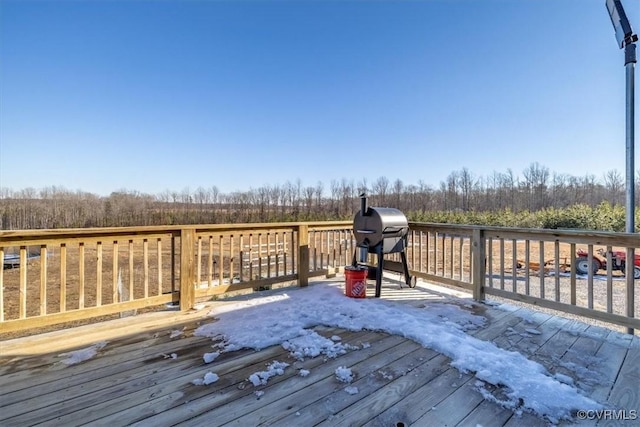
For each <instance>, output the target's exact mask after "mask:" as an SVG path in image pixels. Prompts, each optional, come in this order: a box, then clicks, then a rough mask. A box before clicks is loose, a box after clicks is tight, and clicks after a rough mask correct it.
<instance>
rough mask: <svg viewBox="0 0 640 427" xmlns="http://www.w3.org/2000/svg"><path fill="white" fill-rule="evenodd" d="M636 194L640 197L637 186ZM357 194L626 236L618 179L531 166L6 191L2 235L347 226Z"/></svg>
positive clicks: (612, 174) (499, 220) (409, 206)
mask: <svg viewBox="0 0 640 427" xmlns="http://www.w3.org/2000/svg"><path fill="white" fill-rule="evenodd" d="M635 187H636V194H640V193H639V190H640V181H638V180H636V182H635ZM362 193H366V194H367V195H368V197H369V205H370V206H385V207H394V208H397V209H399V210H401V211H403V212H404V213H405V215H407V218H408V219H409V220H410V221H423V222H445V223H458V224H460V223H467V224H479V225H498V226H514V227H528V228H529V227H534V228H583V229H598V230H608V231H623V230H624V223H625V221H624V217H625V212H624V204H625V181H624V179H623V177H622V175H621V174H620V172H618V171H616V170H610V171H608V172H606V173H605V174H604V176H603V177H602V178H601V179H598V178H596V177H595V175H593V174H586V175H585V176H582V177H576V176H572V175H568V174H559V173H555V172H553V173H552V172H550V171H549V169H548V168H547V167H545V166H543V165H540V164H539V163H537V162H536V163H532V164H531V165H530V166H528V167H527V168H526V169H525V170H524V171H523V172H522V174H521V175H516V174H515V173H514V172H513V171H512V170H511V169H507V171H506V172H493V173H492V174H491V175H489V176H486V177H484V176H476V175H474V174H473V173H472V172H470V171H469V169H468V168H462V169H460V170H458V171H454V172H452V173H451V174H450V175H449V176H448V177H447V178H446V179H445V180H444V181H441V182H440V184H439V185H438V186H432V185H429V184H426V183H424V182H423V181H420V182H419V183H418V184H405V183H404V182H402V180H400V179H395V180H393V181H391V180H389V179H388V178H387V177H385V176H381V177H378V178H376V179H374V180H371V181H369V180H368V179H367V178H362V179H360V180H358V181H356V180H354V179H345V178H343V179H341V180H332V181H331V182H330V183H329V184H328V186H326V185H325V184H324V183H322V182H318V183H317V184H316V185H314V186H304V185H302V181H301V180H300V179H297V180H296V181H294V182H291V181H287V182H286V183H284V184H274V185H265V186H262V187H259V188H255V189H253V188H251V189H249V190H246V191H234V192H231V193H221V192H220V191H219V190H218V188H217V187H216V186H215V185H212V186H209V187H198V188H196V189H195V190H190V189H189V188H185V189H183V190H182V191H172V190H165V191H163V192H162V193H159V194H156V195H152V194H145V193H141V192H138V191H136V190H120V191H114V192H112V193H111V194H110V195H109V196H99V195H96V194H93V193H90V192H85V191H81V190H76V191H70V190H67V189H66V188H64V187H58V186H49V187H45V188H41V189H35V188H26V189H21V190H12V189H9V188H6V187H5V188H0V229H2V230H18V229H48V228H85V227H113V226H136V225H177V224H212V223H243V222H275V221H306V220H313V221H316V220H338V219H351V218H353V215H354V214H355V213H356V211H357V210H358V209H359V206H360V205H359V196H360V194H362ZM636 223H638V221H636Z"/></svg>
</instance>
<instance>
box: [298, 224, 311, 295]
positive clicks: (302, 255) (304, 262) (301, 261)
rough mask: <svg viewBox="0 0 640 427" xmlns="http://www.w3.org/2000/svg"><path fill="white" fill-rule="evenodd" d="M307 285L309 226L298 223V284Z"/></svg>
mask: <svg viewBox="0 0 640 427" xmlns="http://www.w3.org/2000/svg"><path fill="white" fill-rule="evenodd" d="M308 285H309V226H308V225H306V224H299V225H298V286H300V287H304V286H308Z"/></svg>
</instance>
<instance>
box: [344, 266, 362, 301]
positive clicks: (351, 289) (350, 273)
mask: <svg viewBox="0 0 640 427" xmlns="http://www.w3.org/2000/svg"><path fill="white" fill-rule="evenodd" d="M367 271H368V269H367V268H366V267H360V266H356V267H354V266H351V265H349V266H346V267H345V268H344V279H345V283H344V294H345V295H346V296H348V297H351V298H365V297H366V296H367Z"/></svg>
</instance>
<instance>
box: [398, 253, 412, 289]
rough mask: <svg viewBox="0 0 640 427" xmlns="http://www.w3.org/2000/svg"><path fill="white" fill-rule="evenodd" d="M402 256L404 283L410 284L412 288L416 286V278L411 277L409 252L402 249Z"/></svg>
mask: <svg viewBox="0 0 640 427" xmlns="http://www.w3.org/2000/svg"><path fill="white" fill-rule="evenodd" d="M400 258H401V259H402V269H403V270H404V283H406V284H407V285H409V287H410V288H415V287H416V278H415V277H411V275H410V274H409V264H408V263H407V254H406V253H405V252H404V251H402V252H400Z"/></svg>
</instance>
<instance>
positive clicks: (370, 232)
mask: <svg viewBox="0 0 640 427" xmlns="http://www.w3.org/2000/svg"><path fill="white" fill-rule="evenodd" d="M356 233H358V234H374V233H375V230H356Z"/></svg>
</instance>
